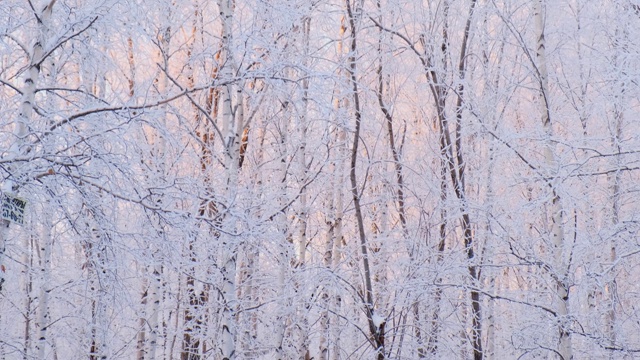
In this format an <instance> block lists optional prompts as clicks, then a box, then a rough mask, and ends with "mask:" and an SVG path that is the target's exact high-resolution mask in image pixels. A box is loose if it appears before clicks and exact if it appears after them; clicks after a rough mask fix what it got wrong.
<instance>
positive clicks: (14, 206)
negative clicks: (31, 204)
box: [2, 193, 27, 225]
mask: <svg viewBox="0 0 640 360" xmlns="http://www.w3.org/2000/svg"><path fill="white" fill-rule="evenodd" d="M26 207H27V200H25V199H21V198H19V197H17V196H14V195H11V194H6V193H5V194H2V218H3V219H4V220H9V221H13V222H14V223H16V224H20V225H22V224H23V223H24V210H25V208H26Z"/></svg>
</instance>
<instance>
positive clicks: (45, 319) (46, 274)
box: [36, 204, 52, 360]
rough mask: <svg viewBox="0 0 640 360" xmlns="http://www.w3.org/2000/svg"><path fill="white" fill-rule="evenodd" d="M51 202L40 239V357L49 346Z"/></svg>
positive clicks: (44, 216)
mask: <svg viewBox="0 0 640 360" xmlns="http://www.w3.org/2000/svg"><path fill="white" fill-rule="evenodd" d="M50 206H51V204H47V205H45V207H46V208H45V209H44V211H43V212H44V214H43V216H42V217H41V219H42V220H41V221H42V225H41V226H42V227H41V234H42V235H41V238H40V239H39V240H40V241H39V244H40V254H41V256H42V259H41V264H40V290H39V295H38V320H37V322H36V324H37V327H38V341H37V342H36V352H37V356H38V359H40V360H44V359H46V356H45V350H46V346H47V328H48V326H49V322H50V319H49V287H50V286H51V285H50V279H51V242H52V239H51V227H52V224H51V214H50V213H49V211H48V210H47V208H49V207H50Z"/></svg>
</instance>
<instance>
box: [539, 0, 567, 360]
mask: <svg viewBox="0 0 640 360" xmlns="http://www.w3.org/2000/svg"><path fill="white" fill-rule="evenodd" d="M543 8H544V0H537V1H536V2H535V10H534V12H535V14H534V17H535V24H536V30H537V31H538V43H537V51H536V60H537V70H538V74H537V75H538V81H539V86H540V89H539V90H540V92H539V96H538V104H539V111H540V115H541V117H542V118H541V120H542V126H543V128H544V131H545V136H546V139H545V140H546V141H545V142H546V143H545V148H544V158H545V162H546V166H547V171H548V172H549V175H550V177H551V178H552V179H553V178H555V171H556V169H557V168H558V164H557V161H556V156H555V151H554V142H553V140H552V137H553V127H552V123H551V109H550V105H549V84H548V72H547V58H546V53H545V38H544V13H543V10H544V9H543ZM551 186H553V188H552V189H551V191H552V194H553V196H552V199H551V203H550V208H551V212H552V213H551V237H552V244H553V249H552V253H553V254H554V259H553V261H554V271H555V273H556V275H555V276H556V294H555V295H556V301H555V302H556V303H557V305H556V307H557V309H556V310H557V317H558V322H559V325H558V333H559V334H558V336H559V337H558V353H559V354H560V356H561V357H562V358H563V359H564V360H571V359H572V358H573V355H572V350H571V333H570V329H569V325H568V324H567V322H568V314H569V286H568V284H567V275H568V274H567V273H568V271H569V264H567V263H566V261H565V260H564V256H565V246H566V245H565V239H564V220H563V213H564V209H563V207H562V201H561V198H560V194H559V193H558V189H557V188H556V182H555V181H552V182H551Z"/></svg>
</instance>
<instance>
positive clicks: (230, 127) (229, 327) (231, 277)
mask: <svg viewBox="0 0 640 360" xmlns="http://www.w3.org/2000/svg"><path fill="white" fill-rule="evenodd" d="M233 6H234V4H233V1H232V0H218V7H219V9H220V16H221V18H222V19H221V20H222V44H223V51H222V58H223V62H222V63H223V64H224V65H223V67H222V71H221V75H222V78H223V79H225V80H231V79H232V77H233V73H234V71H235V69H236V66H235V61H234V57H233V52H232V50H233V46H232V44H233V42H232V29H233ZM234 95H235V97H236V105H235V106H233V97H234ZM243 108H244V105H243V95H242V88H241V87H239V86H237V85H233V84H228V85H225V86H224V87H223V88H222V109H223V110H222V124H223V125H222V127H223V134H224V135H225V137H226V138H225V139H224V142H225V144H224V146H225V152H226V154H225V155H226V156H225V159H226V161H225V162H226V180H227V188H226V194H225V197H226V200H227V205H228V206H231V204H233V203H234V202H235V198H236V195H237V185H238V170H239V164H238V162H239V149H240V141H241V136H240V134H242V128H243V125H244V124H243V121H244V116H243V115H244V114H243V111H244V110H243ZM226 211H227V215H226V219H225V221H224V225H225V226H226V228H227V230H229V231H231V232H235V230H236V226H235V223H236V221H235V219H233V218H232V217H233V214H231V208H227V209H226ZM221 244H222V246H221V250H222V256H221V258H222V263H223V264H224V265H223V268H222V276H223V282H224V284H223V286H222V296H223V299H222V300H223V304H222V306H223V308H222V334H221V340H220V345H219V352H220V354H221V356H222V359H223V360H233V359H235V357H236V355H237V354H236V343H235V338H236V319H235V316H236V307H237V299H236V267H237V264H236V258H237V254H236V250H237V244H236V243H235V241H234V239H233V238H232V237H231V236H230V235H228V234H222V235H221Z"/></svg>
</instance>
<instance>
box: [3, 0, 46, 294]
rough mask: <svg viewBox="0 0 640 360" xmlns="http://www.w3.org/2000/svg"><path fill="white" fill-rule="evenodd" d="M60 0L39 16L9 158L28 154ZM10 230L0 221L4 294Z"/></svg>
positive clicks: (6, 187) (9, 188)
mask: <svg viewBox="0 0 640 360" xmlns="http://www.w3.org/2000/svg"><path fill="white" fill-rule="evenodd" d="M56 1H57V0H51V1H50V2H49V3H48V4H47V5H46V6H45V7H44V8H43V10H42V13H40V14H37V17H38V19H39V20H38V34H37V36H36V41H35V43H34V44H33V48H32V49H31V54H30V59H29V69H28V70H27V71H26V74H27V77H26V78H25V80H24V87H23V89H22V98H21V99H20V114H19V115H18V118H17V121H16V122H15V124H14V128H13V135H14V138H15V140H14V141H13V143H12V144H11V147H10V148H9V151H8V156H9V157H10V158H17V157H19V156H21V155H22V154H23V153H24V152H25V151H26V149H25V146H26V137H27V136H28V134H29V126H30V125H31V117H32V115H33V107H34V104H35V95H36V83H37V82H38V78H39V76H40V66H41V64H42V61H43V60H44V59H43V56H44V55H45V52H44V44H45V43H46V41H47V33H48V28H49V21H50V19H51V13H52V10H53V6H54V5H55V3H56ZM16 190H17V184H14V183H13V181H12V180H7V181H6V182H5V183H4V184H3V185H2V192H14V191H16ZM8 228H9V221H7V220H4V219H2V220H0V291H2V288H3V285H4V282H5V271H6V263H5V252H6V238H7V232H8Z"/></svg>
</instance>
